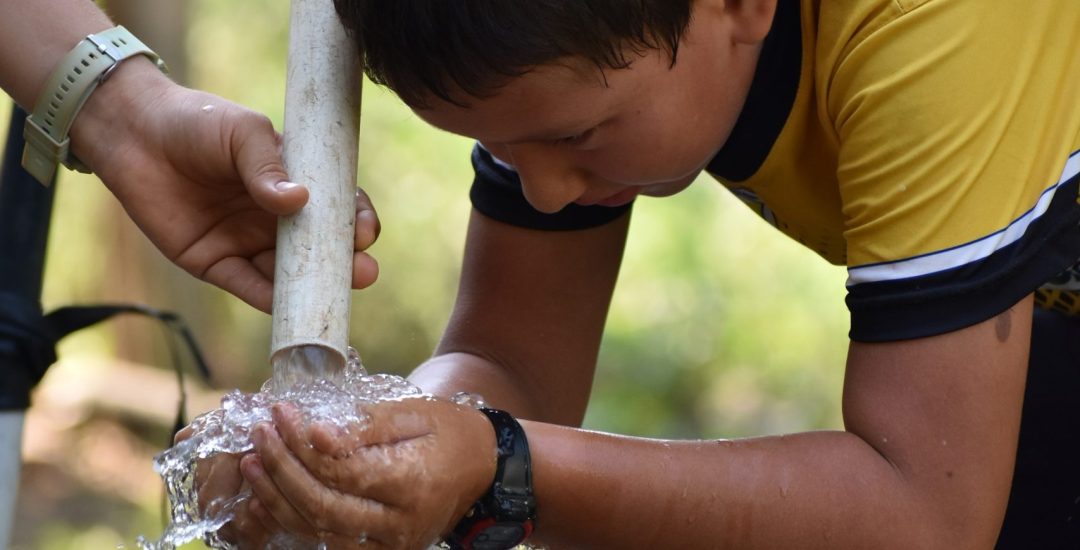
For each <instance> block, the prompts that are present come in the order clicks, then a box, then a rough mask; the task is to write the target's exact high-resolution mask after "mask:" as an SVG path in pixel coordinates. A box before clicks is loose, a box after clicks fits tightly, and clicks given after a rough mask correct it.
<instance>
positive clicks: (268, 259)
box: [251, 249, 275, 281]
mask: <svg viewBox="0 0 1080 550" xmlns="http://www.w3.org/2000/svg"><path fill="white" fill-rule="evenodd" d="M274 257H275V251H274V250H273V249H270V250H264V251H262V252H260V253H258V254H256V255H255V256H253V257H252V258H251V265H253V266H255V269H256V270H258V272H259V273H260V274H262V276H263V277H266V280H268V281H273V280H274Z"/></svg>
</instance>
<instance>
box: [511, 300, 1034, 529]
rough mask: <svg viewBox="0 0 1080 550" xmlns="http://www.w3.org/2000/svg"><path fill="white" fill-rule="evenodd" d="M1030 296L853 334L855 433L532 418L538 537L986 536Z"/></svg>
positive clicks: (1004, 473) (1007, 449)
mask: <svg viewBox="0 0 1080 550" xmlns="http://www.w3.org/2000/svg"><path fill="white" fill-rule="evenodd" d="M1030 319H1031V300H1030V298H1027V299H1025V300H1023V301H1022V302H1020V303H1019V304H1017V305H1016V306H1015V307H1013V308H1012V309H1011V310H1009V311H1007V312H1005V313H1003V314H1001V315H999V316H998V317H996V318H993V319H990V320H988V321H985V322H983V323H980V324H978V325H975V326H973V327H970V328H967V329H963V330H960V331H957V332H954V333H951V334H946V335H941V336H936V337H932V338H924V339H920V340H911V341H906V342H896V343H889V344H860V343H853V344H852V346H851V351H850V355H849V360H848V369H847V378H846V382H845V389H844V418H845V423H846V425H847V431H845V432H810V433H801V434H793V435H787V436H780V437H763V438H753V439H746V440H737V441H722V442H710V441H703V442H699V441H688V442H660V441H654V440H644V439H634V438H625V437H618V436H610V435H605V434H597V433H590V432H583V431H580V430H569V429H566V428H561V427H556V426H550V425H542V424H537V423H526V430H527V433H528V437H529V442H530V447H531V449H532V456H533V463H534V468H535V469H534V481H535V486H536V494H537V496H538V499H539V508H538V510H539V514H540V520H539V522H538V527H537V533H536V537H535V539H536V541H537V542H539V543H542V544H548V545H551V546H552V547H557V548H562V547H587V548H618V547H641V548H690V547H707V548H728V547H738V548H744V547H745V548H758V547H765V548H989V547H992V546H993V543H994V541H995V540H996V537H997V533H998V530H999V529H1000V525H1001V520H1002V518H1003V515H1004V511H1005V505H1006V503H1007V500H1008V495H1009V488H1010V482H1011V477H1012V468H1013V461H1014V456H1015V451H1016V443H1017V435H1018V432H1019V420H1020V408H1021V402H1022V398H1023V389H1024V380H1025V374H1026V370H1027V369H1026V365H1027V353H1028V346H1029V336H1030Z"/></svg>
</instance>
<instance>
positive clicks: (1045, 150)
mask: <svg viewBox="0 0 1080 550" xmlns="http://www.w3.org/2000/svg"><path fill="white" fill-rule="evenodd" d="M899 4H900V3H898V5H899ZM909 4H910V3H909ZM916 4H918V5H919V7H918V8H917V9H914V10H913V11H910V12H907V13H899V14H897V16H896V17H895V18H893V19H891V20H890V21H888V22H885V23H884V24H881V25H879V26H877V27H876V28H853V29H851V30H850V36H851V37H852V38H851V40H850V41H848V42H847V45H846V46H845V48H846V52H845V54H844V55H843V56H841V57H840V58H839V59H840V60H839V62H838V63H837V64H836V65H835V68H834V69H833V70H832V73H831V74H830V75H829V78H830V79H831V81H830V86H829V94H828V97H827V99H826V102H825V104H824V105H823V108H824V109H826V110H827V112H828V116H829V119H830V120H831V121H832V124H833V129H834V131H835V136H836V139H837V142H838V144H839V146H838V147H839V154H838V167H837V177H838V181H839V185H840V195H841V202H842V209H843V218H844V224H845V226H844V236H845V241H846V246H847V256H848V265H849V271H848V274H849V279H848V298H847V302H848V306H849V308H850V310H851V315H852V317H851V324H852V328H851V337H852V339H854V340H859V341H888V340H900V339H908V338H919V337H925V336H930V335H934V334H941V333H944V332H949V331H953V330H957V329H960V328H963V327H966V326H970V325H973V324H975V323H978V322H981V321H983V320H986V319H988V318H991V317H993V316H994V315H997V314H999V313H1000V312H1002V311H1004V310H1006V309H1008V308H1009V307H1010V306H1012V305H1013V304H1014V303H1016V302H1017V301H1019V300H1020V299H1021V298H1023V297H1024V296H1026V295H1027V294H1029V293H1031V292H1033V291H1034V290H1035V289H1036V288H1038V287H1039V286H1040V285H1041V284H1042V283H1044V282H1046V281H1047V280H1049V279H1051V278H1052V277H1053V276H1054V275H1056V274H1058V273H1060V272H1061V271H1062V270H1064V269H1066V268H1067V267H1068V266H1071V265H1073V264H1074V263H1075V262H1076V261H1077V259H1078V258H1080V226H1078V224H1080V206H1078V204H1077V174H1078V173H1080V155H1078V154H1077V153H1076V151H1077V150H1078V149H1080V144H1078V141H1077V135H1078V130H1080V102H1078V101H1077V100H1076V99H1075V98H1077V97H1080V65H1078V63H1077V62H1076V60H1075V59H1076V57H1077V56H1076V53H1075V52H1077V51H1080V40H1077V38H1076V36H1077V33H1076V32H1075V28H1077V27H1076V26H1075V25H1077V23H1078V22H1080V9H1077V8H1074V7H1069V8H1068V9H1066V10H1065V11H1066V12H1067V13H1065V14H1062V13H1054V12H1055V8H1054V7H1052V6H1048V5H1047V6H1043V5H1042V4H1039V7H1038V8H1034V9H1029V8H1032V7H1033V5H1032V4H1029V3H1025V4H1023V5H1020V4H1019V3H1016V4H1015V5H1013V4H996V5H995V6H996V7H994V8H987V7H985V6H984V5H982V4H981V3H980V2H978V1H970V0H965V1H960V2H944V1H927V2H921V3H916ZM1006 5H1007V6H1008V7H1005V6H1006ZM1057 5H1058V6H1061V4H1057ZM1070 6H1072V4H1070ZM999 7H1000V9H999ZM1070 29H1072V30H1070ZM1017 33H1019V34H1017ZM1058 34H1060V40H1056V39H1055V40H1030V41H1025V40H1001V37H1003V36H1010V35H1012V36H1020V35H1023V36H1044V37H1045V36H1055V38H1056V37H1057V35H1058Z"/></svg>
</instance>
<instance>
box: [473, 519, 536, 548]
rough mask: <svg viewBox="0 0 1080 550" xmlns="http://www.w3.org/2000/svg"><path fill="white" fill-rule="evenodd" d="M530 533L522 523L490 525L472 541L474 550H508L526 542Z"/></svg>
mask: <svg viewBox="0 0 1080 550" xmlns="http://www.w3.org/2000/svg"><path fill="white" fill-rule="evenodd" d="M526 535H528V533H527V532H526V531H525V527H524V526H523V525H521V524H520V523H495V524H492V525H489V526H488V527H487V528H485V529H484V530H483V531H481V532H480V533H477V535H476V538H474V539H473V540H472V549H473V550H506V549H507V548H513V547H514V546H516V545H517V544H519V543H520V542H521V541H523V540H525V536H526Z"/></svg>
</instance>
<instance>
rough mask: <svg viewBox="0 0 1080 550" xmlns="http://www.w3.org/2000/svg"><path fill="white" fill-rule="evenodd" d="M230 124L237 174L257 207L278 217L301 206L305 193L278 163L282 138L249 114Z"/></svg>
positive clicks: (263, 120)
mask: <svg viewBox="0 0 1080 550" xmlns="http://www.w3.org/2000/svg"><path fill="white" fill-rule="evenodd" d="M230 120H232V121H234V126H233V127H232V132H231V134H230V137H231V139H230V145H231V147H232V150H233V158H234V159H235V161H236V170H237V172H238V173H239V174H240V178H241V179H243V180H244V185H245V186H246V187H247V190H248V193H250V194H251V197H252V198H253V199H255V202H256V204H258V205H259V206H260V207H262V208H264V209H266V210H267V211H269V212H273V213H274V214H277V215H279V216H280V215H285V214H292V213H294V212H296V211H297V210H299V209H300V208H301V207H302V206H304V204H305V203H307V199H308V190H307V188H306V187H304V186H303V185H300V184H298V183H296V182H291V181H289V176H288V174H286V172H285V165H284V163H283V162H282V159H281V138H280V136H279V134H278V133H277V132H275V131H274V126H273V124H271V123H270V119H268V118H266V117H265V116H262V115H259V114H256V113H254V112H250V111H248V112H244V113H243V114H241V115H240V116H238V117H234V118H232V119H230Z"/></svg>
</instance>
